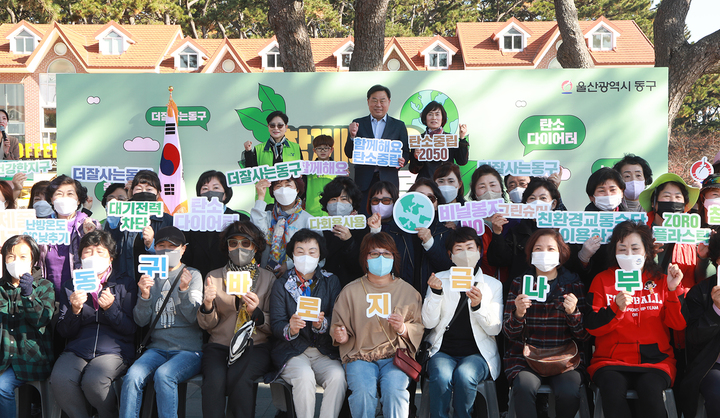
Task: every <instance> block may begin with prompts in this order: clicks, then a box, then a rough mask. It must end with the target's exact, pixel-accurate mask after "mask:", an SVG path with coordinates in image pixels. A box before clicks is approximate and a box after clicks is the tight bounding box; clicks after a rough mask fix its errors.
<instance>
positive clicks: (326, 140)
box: [312, 135, 335, 148]
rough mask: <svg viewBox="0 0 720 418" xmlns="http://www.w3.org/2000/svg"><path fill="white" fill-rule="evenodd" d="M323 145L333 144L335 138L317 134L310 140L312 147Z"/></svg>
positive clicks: (330, 145) (329, 145)
mask: <svg viewBox="0 0 720 418" xmlns="http://www.w3.org/2000/svg"><path fill="white" fill-rule="evenodd" d="M323 145H327V146H328V147H332V146H334V145H335V140H334V139H333V137H331V136H330V135H318V136H316V137H315V138H313V140H312V146H313V148H317V147H321V146H323Z"/></svg>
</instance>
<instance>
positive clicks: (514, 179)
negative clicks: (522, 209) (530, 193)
mask: <svg viewBox="0 0 720 418" xmlns="http://www.w3.org/2000/svg"><path fill="white" fill-rule="evenodd" d="M528 184H530V177H528V176H513V175H510V174H508V175H506V176H505V187H507V191H508V196H509V197H510V201H511V202H513V203H520V202H521V201H522V196H523V193H525V190H526V189H527V186H528Z"/></svg>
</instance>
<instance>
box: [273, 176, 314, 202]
mask: <svg viewBox="0 0 720 418" xmlns="http://www.w3.org/2000/svg"><path fill="white" fill-rule="evenodd" d="M285 180H292V182H293V183H295V188H296V189H297V192H298V193H297V194H298V197H299V198H301V199H302V198H303V197H304V196H305V181H304V180H303V179H302V177H290V178H289V179H283V180H275V181H273V182H272V183H270V187H268V192H270V196H271V197H272V198H273V199H274V198H275V191H274V190H273V189H274V188H275V185H276V184H278V183H280V182H281V181H285Z"/></svg>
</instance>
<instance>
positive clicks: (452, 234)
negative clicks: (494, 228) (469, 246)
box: [445, 226, 483, 257]
mask: <svg viewBox="0 0 720 418" xmlns="http://www.w3.org/2000/svg"><path fill="white" fill-rule="evenodd" d="M468 241H475V244H476V245H477V247H478V250H480V256H481V257H482V253H483V243H482V238H481V237H480V235H478V234H477V231H475V229H473V228H471V227H469V226H459V227H457V228H455V229H451V230H450V231H448V234H447V237H446V238H445V249H446V250H448V251H449V252H451V253H452V250H453V247H454V246H455V244H460V243H462V242H468Z"/></svg>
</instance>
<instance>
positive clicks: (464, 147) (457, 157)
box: [409, 100, 470, 200]
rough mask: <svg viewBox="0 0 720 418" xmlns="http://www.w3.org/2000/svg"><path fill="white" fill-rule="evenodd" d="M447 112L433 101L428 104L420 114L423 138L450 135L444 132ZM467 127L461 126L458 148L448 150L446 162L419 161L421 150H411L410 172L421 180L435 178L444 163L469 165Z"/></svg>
mask: <svg viewBox="0 0 720 418" xmlns="http://www.w3.org/2000/svg"><path fill="white" fill-rule="evenodd" d="M447 118H448V117H447V112H446V111H445V108H444V107H443V105H442V104H440V103H438V102H436V101H434V100H433V101H432V102H430V103H428V104H427V105H426V106H425V108H424V109H423V111H422V113H420V122H422V124H423V125H425V132H424V133H423V135H422V136H423V137H430V138H432V137H433V135H437V134H449V133H450V132H445V131H443V127H444V126H445V125H446V124H447ZM467 131H468V129H467V125H466V124H464V123H463V124H461V125H460V127H459V132H458V137H459V138H460V139H459V141H458V147H457V148H449V149H448V158H447V160H445V161H419V160H418V157H420V152H421V150H419V149H416V150H410V167H409V169H410V172H411V173H415V174H417V175H418V177H420V178H427V179H431V178H433V175H434V173H435V170H436V169H437V168H438V167H439V166H440V164H442V163H443V162H450V163H455V164H457V165H465V164H467V163H468V156H469V154H470V143H469V142H468V140H467V139H465V138H466V137H467ZM446 200H447V199H446Z"/></svg>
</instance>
